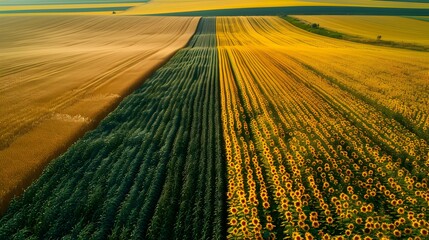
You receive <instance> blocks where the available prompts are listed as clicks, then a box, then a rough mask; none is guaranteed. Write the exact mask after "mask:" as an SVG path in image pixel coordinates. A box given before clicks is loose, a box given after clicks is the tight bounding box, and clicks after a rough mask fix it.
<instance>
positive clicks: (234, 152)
mask: <svg viewBox="0 0 429 240" xmlns="http://www.w3.org/2000/svg"><path fill="white" fill-rule="evenodd" d="M285 33H287V34H285ZM217 37H218V51H219V61H220V65H219V66H220V82H221V92H222V95H221V102H222V103H221V106H222V124H223V136H224V141H225V147H226V161H227V171H228V173H227V176H228V189H227V201H228V223H229V226H230V227H229V229H228V237H229V238H231V239H236V238H237V239H243V238H249V239H262V238H268V237H270V236H271V237H272V238H284V237H287V238H294V239H303V238H306V239H320V238H323V239H331V238H334V239H345V238H349V237H350V238H352V239H361V238H365V239H381V238H384V237H386V238H391V237H402V238H407V237H415V239H418V238H420V239H421V238H427V236H428V229H429V218H428V215H427V212H428V207H429V191H428V180H429V171H428V167H429V161H428V159H427V154H428V145H427V142H426V141H425V140H424V139H421V138H419V137H418V136H417V135H416V134H414V133H413V132H410V131H409V130H408V129H407V128H405V127H404V126H403V125H401V124H400V123H398V122H397V121H395V120H394V119H392V118H388V117H386V115H385V114H383V113H382V112H381V111H379V110H378V109H377V108H376V107H374V106H372V105H369V104H368V103H367V102H365V101H363V100H361V99H359V98H357V97H356V96H354V95H353V94H351V93H349V92H348V91H345V90H343V89H342V88H340V87H338V86H336V85H334V84H332V82H330V81H329V79H325V78H322V77H321V76H320V75H318V74H316V73H315V72H314V71H312V70H311V69H309V68H307V67H306V66H305V65H304V64H302V63H301V62H299V61H297V60H296V59H295V58H294V57H291V56H290V55H289V53H290V52H292V53H293V52H294V51H295V52H297V53H296V55H299V52H298V51H299V50H301V51H302V50H303V49H304V48H303V46H302V45H303V43H302V41H303V40H306V39H308V38H309V37H312V38H313V41H311V42H310V41H308V42H304V43H305V44H306V45H307V46H305V47H306V48H309V49H311V48H312V47H313V48H314V49H316V48H319V51H320V48H324V47H325V48H326V49H325V51H326V50H327V49H329V48H331V46H330V45H329V43H325V45H323V44H324V43H323V41H324V38H320V39H317V37H316V36H311V35H310V34H308V33H305V32H303V31H297V30H296V29H294V28H293V27H292V26H290V25H288V24H287V23H285V22H282V21H281V20H280V19H278V18H218V24H217ZM313 44H314V45H315V46H316V47H314V46H311V45H313ZM316 44H320V45H316ZM357 46H358V45H357ZM337 47H341V45H339V46H337ZM345 47H347V46H345ZM330 50H332V49H330ZM327 66H329V65H327ZM325 67H326V65H325Z"/></svg>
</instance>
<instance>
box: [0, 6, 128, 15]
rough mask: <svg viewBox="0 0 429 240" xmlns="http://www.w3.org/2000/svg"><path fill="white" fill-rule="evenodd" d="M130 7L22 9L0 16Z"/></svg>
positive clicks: (105, 10) (119, 9)
mask: <svg viewBox="0 0 429 240" xmlns="http://www.w3.org/2000/svg"><path fill="white" fill-rule="evenodd" d="M131 7H132V6H129V7H100V8H57V9H55V8H53V9H22V10H7V11H0V14H15V13H85V12H109V13H111V12H113V11H125V10H127V9H129V8H131Z"/></svg>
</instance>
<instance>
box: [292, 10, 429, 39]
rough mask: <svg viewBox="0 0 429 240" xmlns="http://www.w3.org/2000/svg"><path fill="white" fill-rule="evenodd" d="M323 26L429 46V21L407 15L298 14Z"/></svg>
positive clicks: (352, 33) (363, 35)
mask: <svg viewBox="0 0 429 240" xmlns="http://www.w3.org/2000/svg"><path fill="white" fill-rule="evenodd" d="M296 17H298V18H299V19H302V20H305V21H307V22H310V23H317V24H319V25H320V26H321V27H323V28H327V29H330V30H334V31H337V32H341V33H345V34H348V35H352V36H359V37H363V38H365V39H372V40H373V39H377V36H381V39H382V40H386V41H394V42H398V43H413V44H418V45H424V46H429V30H428V29H429V23H428V22H425V21H421V20H417V19H412V18H406V17H387V16H296Z"/></svg>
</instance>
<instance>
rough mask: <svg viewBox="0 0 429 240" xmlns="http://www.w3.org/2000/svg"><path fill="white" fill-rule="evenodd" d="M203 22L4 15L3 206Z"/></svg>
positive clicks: (0, 66) (0, 62)
mask: <svg viewBox="0 0 429 240" xmlns="http://www.w3.org/2000/svg"><path fill="white" fill-rule="evenodd" d="M198 21H199V18H163V17H140V18H135V17H120V16H118V17H115V18H108V17H85V16H74V17H65V16H64V17H2V18H1V20H0V29H1V32H2V37H1V38H0V47H1V51H0V166H2V167H1V168H0V199H1V202H0V206H2V207H3V208H4V207H5V206H6V204H7V203H8V201H9V199H10V197H11V196H12V195H13V194H15V193H20V192H22V190H23V188H24V187H26V186H27V185H28V184H29V183H30V182H31V181H32V180H33V179H35V178H36V177H38V175H39V173H40V172H41V170H42V169H43V167H44V166H45V165H46V164H47V163H48V162H49V160H51V159H52V158H53V157H55V156H57V155H58V154H59V153H61V152H63V151H64V150H65V149H66V148H67V147H68V146H69V145H70V144H71V143H72V142H73V141H74V140H76V139H77V138H78V137H79V136H82V134H83V133H84V132H85V131H86V130H88V129H90V128H91V127H93V126H95V124H96V123H98V121H99V120H100V119H101V118H102V117H104V116H105V115H106V114H107V113H108V112H109V111H111V110H112V108H113V107H115V106H116V105H117V104H118V103H119V101H120V100H121V99H122V98H123V97H124V96H125V95H127V94H129V93H130V92H131V91H132V90H133V89H135V88H136V87H137V86H139V85H140V84H141V83H142V81H143V79H144V78H145V77H147V76H148V75H149V74H151V73H152V72H153V71H154V70H155V69H156V68H157V67H159V66H160V65H161V64H163V63H164V62H165V61H166V60H168V59H169V58H170V57H171V56H172V55H173V54H174V53H175V52H176V51H177V50H178V49H180V48H181V47H183V46H185V45H186V43H187V42H188V40H189V39H190V37H191V36H192V35H193V33H194V31H195V29H196V27H197V24H198Z"/></svg>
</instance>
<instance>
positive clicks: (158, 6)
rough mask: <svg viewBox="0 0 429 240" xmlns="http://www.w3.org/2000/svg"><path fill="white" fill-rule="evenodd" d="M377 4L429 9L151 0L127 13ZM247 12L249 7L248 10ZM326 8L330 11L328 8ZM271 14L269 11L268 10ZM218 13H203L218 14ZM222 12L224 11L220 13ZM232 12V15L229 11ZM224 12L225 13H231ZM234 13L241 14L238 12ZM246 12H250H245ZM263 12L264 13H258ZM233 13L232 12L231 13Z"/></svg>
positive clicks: (346, 1) (283, 0) (300, 0)
mask: <svg viewBox="0 0 429 240" xmlns="http://www.w3.org/2000/svg"><path fill="white" fill-rule="evenodd" d="M318 6H325V7H326V6H328V7H376V8H423V9H425V8H426V9H429V4H427V3H404V2H384V1H372V0H356V1H355V0H353V1H350V0H338V1H331V0H320V1H317V0H313V1H311V0H310V1H304V0H269V1H267V0H247V1H242V0H218V1H215V0H205V1H199V0H188V1H179V0H151V1H150V2H148V3H147V4H145V5H141V6H137V7H135V8H133V9H130V10H129V11H127V14H164V13H179V12H203V11H214V10H223V9H225V10H230V9H261V8H268V7H318ZM246 11H247V10H246ZM325 11H326V10H325ZM217 13H220V12H219V11H218V12H217ZM265 14H267V13H265ZM215 15H217V14H211V15H206V14H203V16H215ZM220 15H222V13H220ZM228 15H229V14H228ZM228 15H224V16H228ZM234 15H240V14H239V12H237V13H236V14H234ZM244 15H247V16H248V15H250V14H248V13H244ZM257 15H261V14H257ZM229 16H231V15H229Z"/></svg>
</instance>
